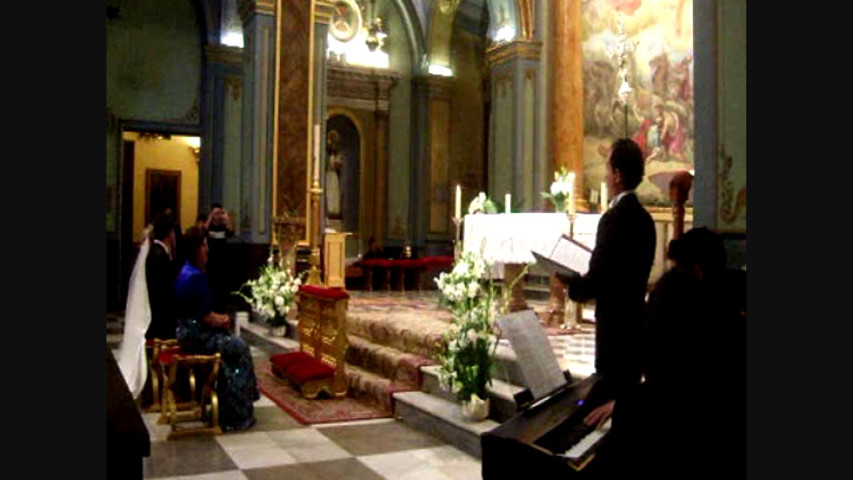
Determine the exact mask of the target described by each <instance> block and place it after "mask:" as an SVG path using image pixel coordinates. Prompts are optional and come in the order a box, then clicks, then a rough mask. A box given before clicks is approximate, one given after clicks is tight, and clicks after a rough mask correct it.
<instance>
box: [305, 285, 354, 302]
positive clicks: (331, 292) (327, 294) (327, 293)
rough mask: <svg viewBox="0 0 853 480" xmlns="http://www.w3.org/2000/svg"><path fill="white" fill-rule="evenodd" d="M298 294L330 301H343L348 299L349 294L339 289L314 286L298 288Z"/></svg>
mask: <svg viewBox="0 0 853 480" xmlns="http://www.w3.org/2000/svg"><path fill="white" fill-rule="evenodd" d="M299 292H300V293H304V294H307V295H313V296H315V297H320V298H328V299H331V300H344V299H347V298H349V294H348V293H347V292H346V291H344V290H343V289H340V288H324V287H317V286H314V285H302V286H301V287H299Z"/></svg>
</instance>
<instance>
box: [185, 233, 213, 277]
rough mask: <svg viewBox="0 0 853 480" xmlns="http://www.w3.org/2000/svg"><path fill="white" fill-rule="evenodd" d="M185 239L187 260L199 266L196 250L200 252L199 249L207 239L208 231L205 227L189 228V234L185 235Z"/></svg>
mask: <svg viewBox="0 0 853 480" xmlns="http://www.w3.org/2000/svg"><path fill="white" fill-rule="evenodd" d="M183 240H184V246H185V248H186V254H187V260H188V261H189V262H190V265H193V266H195V267H197V266H198V265H196V262H197V260H196V252H198V249H199V248H201V246H202V245H203V244H204V242H205V240H207V232H206V231H205V230H204V229H203V228H198V227H192V228H190V229H189V230H187V234H186V235H184V238H183Z"/></svg>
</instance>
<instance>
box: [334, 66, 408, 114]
mask: <svg viewBox="0 0 853 480" xmlns="http://www.w3.org/2000/svg"><path fill="white" fill-rule="evenodd" d="M400 77H401V76H400V74H398V73H394V72H390V71H385V70H375V69H370V68H359V67H350V66H346V67H344V66H337V65H330V66H329V68H328V70H327V80H326V104H327V105H329V106H332V105H336V106H342V107H349V108H356V109H362V110H380V111H388V108H389V105H390V101H391V90H392V89H393V88H394V85H396V84H397V82H398V81H399V80H400Z"/></svg>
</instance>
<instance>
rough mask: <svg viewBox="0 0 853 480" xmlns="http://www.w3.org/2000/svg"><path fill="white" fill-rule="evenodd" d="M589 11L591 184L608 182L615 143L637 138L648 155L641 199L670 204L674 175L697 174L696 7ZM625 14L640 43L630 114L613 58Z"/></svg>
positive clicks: (649, 4) (634, 5)
mask: <svg viewBox="0 0 853 480" xmlns="http://www.w3.org/2000/svg"><path fill="white" fill-rule="evenodd" d="M582 9H583V10H582V11H583V28H584V30H583V56H584V178H585V185H586V186H587V188H589V187H592V188H596V186H597V185H600V183H601V181H602V180H603V179H604V175H605V171H606V161H607V158H608V156H609V148H610V145H611V144H612V142H613V140H614V139H616V138H619V137H624V136H629V137H631V138H633V139H634V140H635V141H637V143H639V144H640V145H641V146H642V147H643V149H644V153H645V154H646V156H647V163H646V181H644V182H643V183H642V184H641V185H640V186H639V188H638V189H637V193H638V195H639V196H640V198H641V200H642V201H643V202H644V203H645V204H650V205H668V204H669V198H668V197H669V180H670V179H671V178H672V174H673V173H674V172H675V171H679V170H692V169H693V137H694V135H693V116H694V107H693V2H692V0H635V1H631V2H622V1H618V2H617V1H613V0H590V1H588V2H584V3H583V7H582ZM620 15H621V16H622V18H623V19H624V32H625V34H626V35H627V39H628V40H629V41H634V42H637V44H636V50H635V52H634V57H633V59H634V60H633V63H632V65H631V67H630V68H629V71H630V72H631V77H630V78H629V83H630V85H631V87H632V88H633V90H634V92H633V96H632V98H631V100H630V101H629V107H628V109H627V114H626V111H625V109H623V108H622V107H621V106H619V104H618V102H617V98H618V97H617V95H616V93H617V91H618V89H619V85H620V83H621V79H618V78H617V66H616V65H615V63H614V61H613V60H612V59H611V57H610V56H609V55H608V48H612V47H615V46H616V44H617V40H618V37H617V32H618V29H617V23H618V19H619V18H620ZM626 115H627V131H626ZM661 132H663V133H661ZM588 194H589V192H588V191H587V192H586V193H585V195H586V196H587V198H588ZM689 203H690V202H689Z"/></svg>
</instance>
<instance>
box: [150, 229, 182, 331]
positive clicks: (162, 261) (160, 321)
mask: <svg viewBox="0 0 853 480" xmlns="http://www.w3.org/2000/svg"><path fill="white" fill-rule="evenodd" d="M145 281H146V285H147V286H148V303H149V304H150V305H151V325H149V326H148V331H147V332H146V333H145V338H164V339H165V338H175V329H176V328H177V318H176V317H175V293H174V289H175V267H174V265H173V264H172V260H171V259H170V258H169V253H168V252H166V249H165V248H163V246H162V245H159V244H157V243H152V245H151V249H150V250H149V251H148V257H146V258H145Z"/></svg>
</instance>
